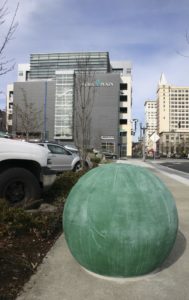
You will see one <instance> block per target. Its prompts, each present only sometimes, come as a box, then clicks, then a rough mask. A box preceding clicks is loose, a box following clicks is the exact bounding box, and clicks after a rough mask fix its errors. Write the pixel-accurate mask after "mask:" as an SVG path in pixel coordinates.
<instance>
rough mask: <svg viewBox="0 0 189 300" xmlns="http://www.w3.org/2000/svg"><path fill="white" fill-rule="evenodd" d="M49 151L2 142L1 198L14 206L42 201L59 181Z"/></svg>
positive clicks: (13, 142)
mask: <svg viewBox="0 0 189 300" xmlns="http://www.w3.org/2000/svg"><path fill="white" fill-rule="evenodd" d="M49 163H50V159H49V158H48V151H47V150H46V149H41V147H39V146H38V145H32V144H30V143H27V142H21V141H16V140H12V139H7V138H1V139H0V198H1V199H5V200H7V202H8V203H10V204H12V205H17V204H19V205H25V204H27V203H29V202H30V201H33V200H36V199H40V197H41V191H42V190H45V189H48V188H49V187H50V186H51V185H52V184H53V182H54V181H55V179H56V174H55V172H54V171H52V170H51V169H49V167H50V164H49Z"/></svg>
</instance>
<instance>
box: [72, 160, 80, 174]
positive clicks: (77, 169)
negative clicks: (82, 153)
mask: <svg viewBox="0 0 189 300" xmlns="http://www.w3.org/2000/svg"><path fill="white" fill-rule="evenodd" d="M73 170H74V172H78V171H80V170H81V163H80V161H79V162H78V163H76V165H75V167H74V169H73Z"/></svg>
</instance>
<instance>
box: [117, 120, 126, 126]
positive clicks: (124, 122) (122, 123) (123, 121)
mask: <svg viewBox="0 0 189 300" xmlns="http://www.w3.org/2000/svg"><path fill="white" fill-rule="evenodd" d="M119 124H120V125H125V124H127V120H126V119H121V120H119Z"/></svg>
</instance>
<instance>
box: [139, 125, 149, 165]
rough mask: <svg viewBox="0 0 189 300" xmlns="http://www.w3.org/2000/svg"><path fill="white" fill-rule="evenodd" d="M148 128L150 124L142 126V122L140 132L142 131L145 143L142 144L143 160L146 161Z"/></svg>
mask: <svg viewBox="0 0 189 300" xmlns="http://www.w3.org/2000/svg"><path fill="white" fill-rule="evenodd" d="M147 128H148V124H146V127H145V126H142V123H140V132H141V133H142V135H143V136H142V137H143V138H142V140H143V145H142V160H143V161H145V159H146V154H145V141H146V129H147Z"/></svg>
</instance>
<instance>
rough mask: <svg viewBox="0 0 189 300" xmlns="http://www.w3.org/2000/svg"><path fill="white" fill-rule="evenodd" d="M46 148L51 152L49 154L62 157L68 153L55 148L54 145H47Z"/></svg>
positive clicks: (60, 148)
mask: <svg viewBox="0 0 189 300" xmlns="http://www.w3.org/2000/svg"><path fill="white" fill-rule="evenodd" d="M48 148H49V150H50V151H51V153H54V154H64V155H67V154H68V152H67V151H66V150H65V149H64V148H62V147H59V146H56V145H48Z"/></svg>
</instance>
